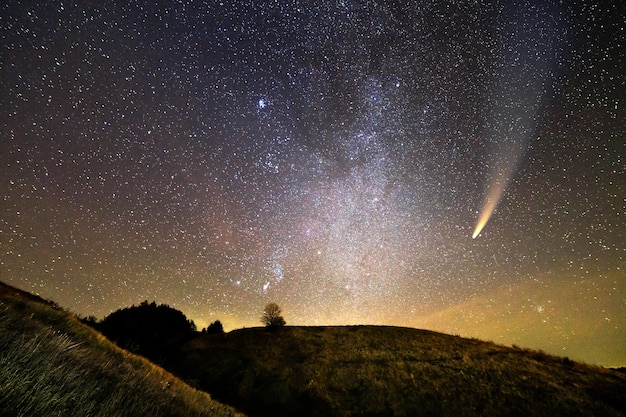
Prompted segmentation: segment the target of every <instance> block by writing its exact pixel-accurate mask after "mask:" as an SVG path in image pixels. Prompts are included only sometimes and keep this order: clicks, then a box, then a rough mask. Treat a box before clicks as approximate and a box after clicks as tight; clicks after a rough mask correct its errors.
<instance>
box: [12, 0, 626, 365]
mask: <svg viewBox="0 0 626 417" xmlns="http://www.w3.org/2000/svg"><path fill="white" fill-rule="evenodd" d="M553 3H558V4H553ZM594 3H595V2H588V1H585V2H582V1H581V2H575V1H572V2H568V1H565V2H544V1H540V0H537V1H530V0H528V1H520V2H505V1H489V2H475V1H434V0H432V1H416V2H385V1H350V0H345V1H305V0H303V1H296V0H291V1H290V0H285V1H267V2H253V1H187V0H185V1H172V2H167V1H148V2H137V1H131V2H115V1H103V2H101V1H84V2H72V1H46V2H38V1H20V0H12V1H8V2H3V3H2V4H1V5H0V53H1V55H0V91H1V93H0V126H1V137H0V162H1V164H0V197H1V200H0V220H1V222H0V280H2V281H4V282H6V283H8V284H11V285H14V286H17V287H19V288H21V289H24V290H27V291H31V292H34V293H37V294H39V295H41V296H42V297H44V298H50V299H53V300H55V301H57V302H58V303H59V304H60V305H62V306H64V307H66V308H68V309H70V310H72V311H74V312H76V313H79V314H82V315H95V316H96V317H99V318H102V317H104V316H105V315H107V314H109V313H110V312H112V311H114V310H116V309H118V308H122V307H126V306H130V305H132V304H135V305H136V304H138V303H140V302H141V301H143V300H150V301H152V300H155V301H156V302H157V303H164V304H168V305H170V306H172V307H175V308H177V309H180V310H182V311H183V312H184V313H185V314H186V315H187V316H188V317H189V318H191V319H193V320H194V321H195V322H196V324H197V325H198V326H199V327H200V328H201V327H204V326H206V325H207V324H209V323H210V322H212V321H214V320H218V319H219V320H220V321H221V322H222V323H223V324H224V327H225V328H226V329H227V330H229V329H234V328H240V327H244V326H246V327H250V326H257V325H260V321H259V317H260V315H261V312H262V309H263V306H264V305H265V304H266V303H267V302H271V301H274V302H277V303H278V304H279V305H280V306H281V307H282V309H283V313H284V316H285V319H286V321H287V323H288V324H291V325H343V324H385V325H396V326H410V327H418V328H427V329H433V330H437V331H444V332H447V333H452V334H459V335H462V336H468V337H477V338H481V339H485V340H493V341H495V342H498V343H505V344H513V343H515V344H517V345H520V346H523V347H530V348H535V349H543V350H545V351H547V352H549V353H554V354H558V355H561V356H569V357H570V358H573V359H578V360H583V361H586V362H588V363H595V364H601V365H605V366H626V217H625V215H626V191H625V190H626V187H625V186H626V175H625V161H624V158H625V155H626V152H625V151H626V145H625V143H626V139H625V138H626V128H625V127H624V126H626V111H625V103H624V98H625V95H626V94H625V93H626V76H625V74H626V70H625V68H624V63H625V62H626V51H625V49H626V46H625V45H626V43H625V42H624V41H625V37H626V29H625V27H626V23H624V22H625V19H624V16H625V15H626V13H625V11H624V6H623V5H621V4H620V3H621V2H597V4H594ZM485 213H487V214H486V218H488V221H486V223H485V224H484V228H483V229H482V231H481V232H480V233H479V234H478V235H477V236H476V237H475V238H472V235H473V234H476V233H475V228H476V226H477V223H478V222H479V219H480V218H481V216H483V215H484V214H485Z"/></svg>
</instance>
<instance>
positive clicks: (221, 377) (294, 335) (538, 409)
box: [176, 326, 626, 416]
mask: <svg viewBox="0 0 626 417" xmlns="http://www.w3.org/2000/svg"><path fill="white" fill-rule="evenodd" d="M179 359H180V362H179V363H178V365H177V366H178V368H177V369H176V372H177V373H179V374H180V375H183V376H184V377H185V378H186V379H187V380H189V381H191V382H193V383H195V384H197V385H198V386H199V387H201V388H203V389H205V390H207V391H208V392H211V393H212V395H214V396H215V398H218V399H220V400H221V401H224V402H227V403H231V404H237V405H238V407H239V408H240V409H241V410H243V411H244V412H246V413H248V414H249V415H259V416H260V415H272V414H274V415H294V416H295V415H311V416H313V415H333V416H358V415H372V416H373V415H381V416H382V415H390V416H391V415H394V416H414V415H428V416H461V415H462V416H499V415H508V416H545V415H568V416H589V415H603V416H623V415H626V374H624V373H622V372H619V371H617V370H611V369H605V368H600V367H595V366H588V365H585V364H580V363H576V362H573V361H571V360H569V359H567V358H560V357H554V356H550V355H547V354H545V353H543V352H540V351H531V350H527V349H521V348H510V347H505V346H500V345H496V344H493V343H490V342H483V341H480V340H473V339H464V338H461V337H457V336H450V335H445V334H441V333H435V332H429V331H423V330H416V329H408V328H397V327H375V326H350V327H284V328H280V329H276V330H274V331H269V330H266V329H263V328H253V329H242V330H237V331H233V332H230V333H228V334H225V335H221V336H220V335H217V336H211V335H202V336H200V337H198V338H196V339H195V340H193V341H191V342H190V343H188V344H187V345H186V346H185V347H184V348H183V351H182V352H181V354H180V358H179Z"/></svg>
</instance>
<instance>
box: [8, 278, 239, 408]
mask: <svg viewBox="0 0 626 417" xmlns="http://www.w3.org/2000/svg"><path fill="white" fill-rule="evenodd" d="M0 399H1V401H0V415H2V416H9V415H10V416H46V417H48V416H69V415H73V416H103V417H104V416H106V417H112V416H150V417H154V416H234V415H237V413H236V412H235V411H234V409H232V408H231V407H227V406H224V405H222V404H220V403H218V402H216V401H214V400H212V399H211V398H210V396H209V395H207V394H206V393H204V392H201V391H198V390H196V389H194V388H191V387H190V386H188V385H187V384H185V383H183V382H182V381H180V380H178V379H177V378H175V377H174V376H173V375H171V374H170V373H168V372H166V371H164V370H163V369H161V368H159V367H157V366H155V365H153V364H151V363H150V362H148V361H147V360H145V359H143V358H141V357H138V356H135V355H132V354H130V353H128V352H126V351H123V350H121V349H119V348H117V347H116V346H114V345H113V344H112V343H110V342H108V341H107V340H106V339H105V338H104V337H103V336H102V335H100V334H99V333H97V332H95V331H94V330H92V329H90V328H88V327H87V326H84V325H83V324H81V323H80V322H79V321H78V320H77V319H76V318H75V317H73V316H72V315H71V314H69V313H67V312H65V311H62V310H60V309H58V308H56V309H55V308H54V306H53V305H51V304H46V303H42V302H40V300H37V299H36V297H27V296H24V295H23V294H21V293H20V292H17V291H12V290H11V289H10V288H8V287H4V286H2V288H1V289H0Z"/></svg>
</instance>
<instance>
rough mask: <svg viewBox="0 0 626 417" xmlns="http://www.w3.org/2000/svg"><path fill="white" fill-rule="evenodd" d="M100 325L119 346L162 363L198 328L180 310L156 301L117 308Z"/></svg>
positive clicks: (107, 335) (101, 329)
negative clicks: (158, 303)
mask: <svg viewBox="0 0 626 417" xmlns="http://www.w3.org/2000/svg"><path fill="white" fill-rule="evenodd" d="M98 327H99V330H100V331H101V332H102V334H104V335H105V336H106V337H107V338H109V339H110V340H112V341H113V342H115V343H116V344H117V345H118V346H120V347H122V348H124V349H127V350H130V351H132V352H134V353H138V354H140V355H143V356H145V357H147V358H149V359H151V360H153V361H155V362H159V363H163V362H164V360H165V358H166V356H167V355H168V354H169V353H170V352H172V351H173V350H174V349H175V348H176V347H178V346H179V345H180V344H182V343H184V342H185V341H187V340H189V339H190V338H191V337H193V335H194V334H195V331H196V325H195V324H194V322H193V321H192V320H188V319H187V317H186V316H185V315H184V314H183V313H182V312H181V311H179V310H176V309H174V308H172V307H169V306H168V305H165V304H161V305H157V304H156V303H155V302H154V301H153V302H152V303H148V301H144V302H142V303H141V304H140V305H139V306H132V307H127V308H123V309H120V310H117V311H114V312H113V313H111V314H109V315H108V316H107V317H105V318H104V320H102V322H100V323H99V324H98Z"/></svg>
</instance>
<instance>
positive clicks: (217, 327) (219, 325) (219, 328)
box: [205, 320, 224, 334]
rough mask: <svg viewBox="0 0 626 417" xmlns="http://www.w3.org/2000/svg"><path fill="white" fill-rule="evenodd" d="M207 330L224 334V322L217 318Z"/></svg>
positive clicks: (208, 332) (207, 331)
mask: <svg viewBox="0 0 626 417" xmlns="http://www.w3.org/2000/svg"><path fill="white" fill-rule="evenodd" d="M205 332H206V333H207V334H224V327H223V326H222V322H220V321H219V320H215V321H214V322H213V323H211V324H209V325H208V327H207V328H206V330H205Z"/></svg>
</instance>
